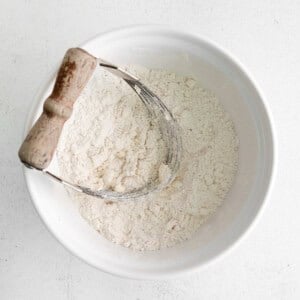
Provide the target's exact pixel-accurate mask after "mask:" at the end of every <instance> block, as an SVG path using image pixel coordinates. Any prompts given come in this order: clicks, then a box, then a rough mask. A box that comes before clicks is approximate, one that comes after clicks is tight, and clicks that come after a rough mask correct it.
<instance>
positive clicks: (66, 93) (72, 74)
mask: <svg viewBox="0 0 300 300" xmlns="http://www.w3.org/2000/svg"><path fill="white" fill-rule="evenodd" d="M96 65H97V59H96V58H95V57H94V56H92V55H91V54H89V53H87V52H86V51H84V50H83V49H80V48H72V49H69V50H68V51H67V53H66V54H65V57H64V59H63V62H62V64H61V66H60V69H59V71H58V74H57V77H56V81H55V85H54V88H53V91H52V94H51V95H50V96H49V97H48V98H47V99H46V101H45V102H44V108H43V113H42V115H41V116H40V117H39V119H38V120H37V122H36V123H35V124H34V126H33V127H32V128H31V130H30V132H29V133H28V135H27V137H26V138H25V140H24V142H23V144H22V145H21V148H20V150H19V158H20V160H21V161H22V162H23V163H25V164H26V165H28V166H32V167H34V168H37V169H40V170H43V169H45V168H46V167H47V166H48V165H49V164H50V162H51V160H52V157H53V154H54V151H55V149H56V147H57V143H58V140H59V137H60V134H61V131H62V128H63V125H64V123H65V122H66V120H68V119H69V117H70V116H71V114H72V110H73V104H74V102H75V101H76V99H77V98H78V97H79V95H80V93H81V91H82V90H83V88H84V87H85V85H86V84H87V82H88V80H89V79H90V77H91V76H92V74H93V72H94V70H95V68H96Z"/></svg>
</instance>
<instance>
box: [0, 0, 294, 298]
mask: <svg viewBox="0 0 300 300" xmlns="http://www.w3.org/2000/svg"><path fill="white" fill-rule="evenodd" d="M134 23H164V24H170V25H172V26H177V27H179V28H181V29H185V30H190V31H194V32H197V33H200V34H204V35H206V36H207V37H209V38H211V39H213V40H214V41H216V42H217V43H220V44H221V45H222V46H224V47H225V48H227V49H229V50H230V51H231V52H232V53H233V54H234V55H236V56H237V57H238V58H239V59H240V60H241V62H242V63H244V64H245V65H246V67H247V68H248V69H249V70H250V72H251V73H252V74H253V75H254V77H255V78H256V79H257V81H258V83H259V85H260V86H261V87H262V90H263V91H264V93H265V95H266V98H267V101H268V102H269V104H270V107H271V110H272V112H273V116H274V119H275V125H276V131H277V137H278V146H279V164H278V174H277V178H276V182H275V188H274V189H273V192H272V194H271V197H270V199H269V203H268V206H267V208H266V210H265V212H264V214H263V216H262V218H261V219H260V221H259V222H258V224H257V226H256V227H255V229H254V230H253V231H252V232H251V234H250V235H249V236H248V237H247V238H246V239H245V240H244V241H243V242H242V243H241V244H240V246H239V247H237V248H236V249H234V251H233V252H231V253H230V254H229V255H228V256H226V257H225V258H224V259H223V260H222V261H220V262H218V263H217V264H214V265H212V266H210V267H209V268H208V269H206V270H204V271H201V272H198V273H195V274H193V275H190V276H188V277H183V278H180V279H176V280H169V281H135V280H126V279H120V278H116V277H113V276H110V275H107V274H104V273H101V272H100V271H98V270H96V269H93V268H92V267H90V266H88V265H86V264H85V263H83V262H82V261H80V260H79V259H77V258H76V257H74V256H72V255H71V254H70V253H68V252H67V251H66V250H65V249H64V248H63V247H62V246H61V245H60V244H59V243H58V242H57V241H56V240H55V239H54V238H53V237H52V236H51V235H50V234H49V232H48V231H47V229H46V228H45V226H44V225H43V224H42V222H41V220H40V219H39V217H38V215H37V213H36V212H35V210H34V208H33V206H32V204H31V201H30V198H29V194H28V192H27V190H26V187H25V183H24V179H23V175H22V173H21V167H20V163H19V161H18V159H17V149H18V147H19V145H20V142H21V135H22V132H23V126H24V122H25V118H26V113H27V111H28V109H29V107H30V104H31V101H32V99H33V96H34V95H35V93H36V91H37V89H38V88H39V86H40V85H41V84H44V83H45V81H46V80H47V78H48V75H49V72H51V71H53V67H54V66H56V65H57V63H58V62H59V61H60V59H61V57H62V55H63V54H64V52H65V50H66V49H67V48H68V47H71V46H74V45H77V44H79V43H81V42H83V41H85V40H86V39H88V38H90V37H92V36H94V35H96V34H97V33H99V32H101V31H105V30H108V29H111V28H114V27H119V26H123V25H126V24H134ZM299 98H300V1H296V0H295V1H287V0H275V1H274V0H268V1H266V0H265V1H260V0H252V1H249V0H247V1H241V0H240V1H232V0H223V1H222V0H220V1H216V0H214V1H212V0H210V1H208V0H203V1H199V0H198V1H174V0H173V1H172V0H160V1H159V0H144V1H139V0H127V1H120V0H109V1H107V0H98V1H96V0H95V1H93V0H85V1H83V0H76V1H74V0H68V1H67V0H49V1H46V0H45V1H40V0H1V2H0V138H1V140H0V154H1V156H0V198H1V199H0V299H3V300H6V299H135V300H136V299H140V300H142V299H300V193H299V189H300V151H299V146H300V123H299V120H300V99H299Z"/></svg>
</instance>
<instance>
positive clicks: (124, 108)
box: [57, 67, 238, 250]
mask: <svg viewBox="0 0 300 300" xmlns="http://www.w3.org/2000/svg"><path fill="white" fill-rule="evenodd" d="M129 70H130V71H131V73H133V74H136V75H137V76H138V77H139V78H141V79H142V81H143V82H144V83H145V84H146V85H147V86H149V87H150V89H152V90H153V91H154V92H155V93H157V94H158V96H160V97H161V99H162V100H163V101H164V102H165V104H166V105H167V106H168V107H169V109H170V110H171V111H172V112H173V114H174V116H175V118H176V119H177V120H178V123H179V125H180V127H181V129H182V139H183V160H182V162H181V167H180V170H179V172H178V175H177V177H176V179H175V180H174V181H173V182H172V183H171V184H170V185H169V186H168V187H167V188H166V189H165V190H163V191H162V192H160V193H156V194H152V195H149V196H147V197H144V198H142V199H138V200H127V201H124V202H112V201H107V200H106V201H105V200H101V199H98V198H93V197H91V196H87V195H83V194H79V193H75V192H72V193H70V194H71V196H72V197H73V198H74V199H75V200H76V201H77V203H78V205H79V209H80V213H81V215H82V216H83V217H84V218H85V219H86V220H87V221H88V222H89V223H90V224H91V226H93V227H94V228H95V229H96V230H97V231H98V232H99V233H100V234H101V235H103V236H104V237H105V238H107V239H108V240H110V241H112V242H114V243H117V244H120V245H123V246H126V247H130V248H132V249H135V250H157V249H161V248H166V247H171V246H173V245H175V244H177V243H179V242H180V241H183V240H186V239H188V238H190V237H191V235H192V234H193V233H194V232H195V231H196V230H197V229H199V227H200V225H201V224H203V222H205V221H206V220H207V218H208V217H209V216H210V215H211V214H212V213H213V212H214V211H215V210H216V209H217V207H218V206H219V205H220V204H221V203H222V201H223V200H224V198H225V196H226V194H227V192H228V191H229V189H230V187H231V185H232V182H233V179H234V176H235V173H236V169H237V160H238V140H237V137H236V134H235V131H234V126H233V123H232V121H231V120H230V118H229V116H228V115H227V114H226V112H224V110H223V109H222V107H221V106H220V104H219V102H218V100H217V99H216V98H215V96H214V95H213V94H211V93H210V92H209V91H207V90H204V89H203V88H202V87H201V86H200V85H199V84H198V83H197V82H196V81H195V80H194V79H193V78H190V77H183V76H179V75H177V74H174V73H170V72H166V71H159V70H147V69H144V68H141V67H129ZM165 155H166V149H165V144H164V141H163V140H162V138H161V135H160V132H159V128H158V126H157V124H156V122H155V121H154V120H151V119H150V118H149V116H148V112H147V109H146V108H145V106H144V105H143V104H142V102H141V101H140V100H139V99H138V98H137V97H136V96H134V92H133V91H132V90H131V89H130V88H129V87H127V86H126V84H125V83H124V82H122V81H121V80H118V79H116V77H114V76H112V75H109V74H108V73H106V72H104V71H103V70H102V69H100V68H99V69H98V70H97V71H96V73H95V75H94V77H93V78H92V80H91V81H90V82H89V84H88V86H87V87H86V89H85V90H84V92H83V94H82V95H81V96H80V98H79V99H78V100H77V102H76V104H75V106H74V112H73V114H72V117H71V119H70V120H69V121H68V122H67V123H66V125H65V128H64V130H63V133H62V136H61V139H60V142H59V146H58V151H57V157H58V162H59V167H60V171H61V175H62V176H63V177H64V178H66V179H69V180H70V181H72V182H75V183H80V184H84V185H88V186H90V187H96V188H99V187H101V188H111V189H113V190H116V191H120V192H121V191H124V190H130V189H133V188H136V187H139V186H141V185H143V184H144V183H146V182H147V181H148V180H151V179H153V178H156V177H157V176H159V168H160V166H161V163H162V160H163V158H164V157H165Z"/></svg>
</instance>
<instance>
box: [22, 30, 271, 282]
mask: <svg viewBox="0 0 300 300" xmlns="http://www.w3.org/2000/svg"><path fill="white" fill-rule="evenodd" d="M82 47H83V48H85V49H86V50H87V51H89V52H91V53H92V54H94V55H95V56H98V57H101V58H104V59H106V60H108V61H111V62H113V63H116V64H128V63H131V64H140V65H144V66H147V67H151V68H163V69H168V70H173V71H176V72H178V73H181V74H189V75H192V76H195V77H197V78H199V79H200V81H201V82H202V84H203V85H204V86H205V87H206V88H208V89H210V90H212V91H213V92H214V93H215V94H216V95H217V96H218V98H219V99H220V101H221V102H222V104H223V105H224V107H225V108H226V110H227V111H228V112H229V113H230V114H231V116H232V118H233V120H234V123H235V126H236V131H237V133H238V136H239V140H240V153H239V170H238V174H237V177H236V180H235V183H234V185H233V187H232V189H231V192H230V194H229V195H228V197H227V199H226V200H225V202H224V205H222V207H220V208H219V210H218V211H217V213H216V214H215V215H214V216H213V217H212V218H211V219H210V220H209V221H208V222H207V223H206V224H205V225H203V226H202V227H201V229H200V230H199V231H198V232H197V234H195V236H194V237H193V238H192V239H191V240H189V241H186V242H183V243H181V244H179V245H178V246H176V247H174V248H171V249H166V250H162V251H156V252H146V253H135V252H133V251H131V250H128V249H126V248H123V247H121V246H117V245H114V244H113V243H111V242H109V241H107V240H105V239H104V238H102V237H101V236H100V235H99V234H98V233H97V232H95V231H94V230H93V229H92V228H91V227H89V225H88V224H87V223H86V222H85V221H84V220H83V219H82V218H81V217H80V215H79V213H78V211H77V208H76V207H75V205H74V204H73V203H72V201H71V200H70V199H69V197H68V196H67V193H66V191H65V190H64V188H63V187H62V186H60V185H59V184H57V183H55V182H53V181H51V180H49V179H48V178H46V177H45V176H42V175H41V174H40V173H37V172H34V171H31V170H27V169H26V170H25V177H26V181H27V184H28V189H29V192H30V194H31V197H32V199H33V203H34V205H35V207H36V209H37V211H38V213H39V214H40V216H41V218H42V219H43V221H44V222H45V224H46V225H47V227H48V228H49V230H50V231H51V232H52V233H53V235H54V236H55V237H56V238H57V239H58V240H59V241H60V242H61V243H62V244H63V245H64V246H65V247H66V248H67V249H69V250H70V251H71V252H72V253H74V254H75V255H77V256H78V257H80V258H82V259H83V260H84V261H86V262H88V263H89V264H91V265H92V266H95V267H97V268H99V269H100V270H103V271H106V272H109V273H112V274H117V275H120V276H125V277H132V278H164V277H169V276H172V275H178V274H180V273H183V272H187V271H190V270H193V269H196V268H201V267H203V266H204V265H207V263H209V262H211V261H213V260H215V259H216V258H217V257H219V256H220V255H221V254H223V253H225V252H226V250H228V249H229V248H231V247H232V246H233V245H234V244H236V242H237V241H238V240H240V238H241V237H242V236H243V235H244V234H245V232H246V231H247V230H248V229H249V228H250V227H251V226H252V224H253V221H254V220H255V219H256V218H257V216H258V214H259V212H260V211H261V209H262V206H263V204H264V202H265V199H266V196H267V193H268V190H269V188H270V183H271V179H272V174H273V173H274V172H273V169H274V138H273V133H272V126H271V122H270V116H269V113H268V110H267V108H266V103H265V102H264V100H263V98H262V96H261V93H260V92H259V91H258V89H257V87H256V85H255V84H254V82H253V79H251V78H250V77H249V75H247V73H246V72H245V70H244V68H243V67H241V65H240V64H239V63H237V61H236V60H235V59H233V58H232V57H231V56H229V55H228V54H227V52H226V51H224V50H223V49H220V47H218V46H216V45H214V44H213V43H211V42H209V41H207V40H206V39H203V38H200V37H198V36H195V35H190V34H187V33H182V32H178V31H174V30H171V29H168V28H164V27H160V26H135V27H128V28H125V29H121V30H114V31H111V32H108V33H105V34H101V35H99V36H97V37H95V38H94V39H92V40H90V41H88V42H87V43H85V44H84V45H82ZM52 85H53V80H52V81H51V83H50V84H48V85H47V87H46V88H45V89H44V90H43V93H41V94H40V95H39V96H38V99H37V105H36V107H35V108H33V109H32V112H31V114H30V116H29V119H28V123H27V128H26V131H27V130H28V129H29V127H30V126H31V125H32V123H33V121H34V120H35V119H36V118H37V117H38V115H39V114H40V112H41V109H42V102H43V101H44V99H45V97H46V95H47V94H49V92H50V88H51V87H52Z"/></svg>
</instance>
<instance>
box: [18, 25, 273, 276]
mask: <svg viewBox="0 0 300 300" xmlns="http://www.w3.org/2000/svg"><path fill="white" fill-rule="evenodd" d="M134 32H136V33H145V32H152V33H157V34H171V35H173V36H174V35H175V36H177V37H184V38H185V39H190V40H198V41H200V42H201V43H203V44H205V45H206V46H208V47H212V48H214V49H215V50H216V51H218V52H219V53H220V54H221V55H223V56H225V58H226V59H227V60H228V61H230V62H231V63H232V64H233V65H235V67H236V68H237V69H238V70H239V71H240V72H241V73H242V74H243V76H245V78H246V79H247V80H248V81H249V82H250V84H251V85H252V87H253V89H254V90H255V91H256V92H257V94H258V96H259V98H260V100H261V105H262V107H263V109H264V110H265V117H266V120H265V122H266V123H267V124H268V125H269V130H270V136H269V138H270V143H269V148H270V152H271V154H272V158H271V161H270V176H269V178H268V180H267V181H266V184H265V188H264V194H263V195H262V197H261V198H262V201H261V203H260V206H259V207H258V209H257V211H256V213H255V215H254V216H253V217H252V220H251V221H250V222H249V224H248V226H247V227H246V228H245V229H244V231H242V232H241V233H240V235H239V236H238V237H237V238H236V239H235V240H234V241H233V242H231V244H229V245H227V246H226V247H225V248H224V249H222V250H221V251H220V252H219V253H218V254H216V255H215V256H214V257H211V258H209V259H207V261H205V262H200V263H198V264H195V265H193V266H187V267H183V268H182V269H180V270H178V269H177V270H176V271H172V270H171V271H169V270H166V271H159V272H156V271H154V272H151V273H147V272H145V271H140V270H139V271H135V272H134V274H133V272H126V271H124V270H119V269H114V268H108V267H103V266H102V267H100V266H99V265H95V264H93V263H92V262H91V261H89V260H88V259H87V258H83V257H82V256H81V255H80V254H79V253H77V251H76V250H74V249H71V247H70V246H69V245H67V244H65V242H64V241H63V240H62V239H61V238H59V237H58V236H57V235H56V233H55V232H54V231H53V230H52V228H51V224H48V222H47V221H46V220H45V219H43V217H42V213H41V212H40V209H39V207H38V205H37V204H36V202H35V199H34V197H33V196H32V190H31V187H30V184H29V181H30V180H29V177H28V176H27V174H28V172H30V171H29V170H28V169H26V168H25V167H24V166H23V175H24V179H25V182H26V187H27V190H28V192H29V195H30V198H31V201H32V203H33V206H34V208H35V210H36V211H37V213H38V216H39V218H40V219H41V220H42V223H44V225H45V226H46V228H47V229H48V231H49V232H50V233H51V235H52V236H53V237H54V238H55V239H56V240H57V241H58V242H59V243H60V244H61V245H62V246H63V247H64V248H65V249H67V250H68V251H69V252H71V253H72V254H73V255H74V256H75V257H77V258H79V259H80V260H81V261H83V262H85V263H87V264H88V265H90V266H92V267H94V268H96V269H98V270H100V271H103V272H105V273H108V274H111V275H115V276H118V277H122V278H130V279H140V280H145V279H152V280H154V279H169V278H174V277H178V276H182V275H186V274H189V273H191V272H194V271H196V270H198V271H199V270H204V269H206V268H207V267H208V266H211V265H213V263H216V262H217V261H219V260H220V259H222V258H223V257H224V256H225V255H227V254H229V253H230V252H231V251H233V250H234V249H235V248H236V247H237V246H238V244H240V243H241V242H242V240H244V239H245V238H246V236H248V234H249V233H250V231H251V230H252V229H253V228H254V227H255V225H256V224H257V223H258V221H259V219H260V218H261V216H262V214H263V211H264V210H265V208H266V205H267V203H268V200H269V198H270V194H271V191H272V187H273V185H274V181H275V177H276V170H277V140H276V136H275V126H274V121H273V116H272V113H271V110H270V108H269V104H268V103H267V101H266V100H265V99H266V98H265V96H264V94H263V92H262V90H261V88H260V86H259V85H258V83H257V82H256V80H255V79H254V78H253V76H252V75H251V73H250V72H249V70H247V68H246V67H245V66H244V65H243V64H242V63H241V62H240V61H239V60H238V59H237V58H236V57H235V56H233V54H231V53H229V51H228V50H226V49H224V48H223V47H222V46H220V45H218V44H217V43H215V42H214V41H212V40H211V39H209V38H207V37H206V36H204V35H202V34H201V35H200V34H197V33H189V32H186V31H184V30H178V29H177V28H176V27H173V26H167V25H157V24H138V25H129V26H122V27H118V28H112V29H109V30H107V31H104V32H101V33H99V34H97V35H94V36H93V37H91V38H89V39H88V40H86V41H84V42H83V43H81V44H80V45H79V47H83V48H85V47H87V46H88V44H89V43H90V42H92V41H94V40H95V39H99V38H101V39H105V38H113V37H114V36H117V35H124V34H129V33H131V34H132V33H134ZM55 73H56V69H55V71H53V72H52V75H51V76H50V79H48V80H47V81H46V82H45V84H41V85H40V88H39V89H38V92H37V93H36V95H35V97H34V100H33V101H32V104H31V107H30V109H29V110H28V113H27V116H26V122H25V128H24V131H23V138H25V136H26V134H27V132H28V129H29V128H30V127H31V124H32V119H33V117H34V115H35V113H36V110H37V107H38V105H39V104H40V102H41V99H40V97H39V96H40V95H41V94H42V92H43V91H45V89H46V88H47V87H48V86H49V85H50V84H51V82H52V81H53V78H54V74H55Z"/></svg>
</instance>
